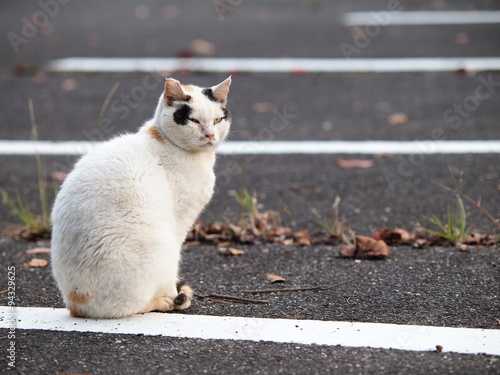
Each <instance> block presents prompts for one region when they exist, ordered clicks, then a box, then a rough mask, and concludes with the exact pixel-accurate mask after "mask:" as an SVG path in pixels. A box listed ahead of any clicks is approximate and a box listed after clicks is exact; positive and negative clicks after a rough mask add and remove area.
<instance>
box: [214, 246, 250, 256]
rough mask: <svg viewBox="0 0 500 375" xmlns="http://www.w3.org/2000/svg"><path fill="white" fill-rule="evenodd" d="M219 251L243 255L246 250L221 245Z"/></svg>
mask: <svg viewBox="0 0 500 375" xmlns="http://www.w3.org/2000/svg"><path fill="white" fill-rule="evenodd" d="M219 252H220V253H221V254H225V255H243V254H245V252H244V251H243V250H239V249H235V248H234V247H221V248H219Z"/></svg>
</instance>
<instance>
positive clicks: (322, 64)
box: [45, 57, 500, 73]
mask: <svg viewBox="0 0 500 375" xmlns="http://www.w3.org/2000/svg"><path fill="white" fill-rule="evenodd" d="M45 69H46V70H47V71H49V72H90V73H113V72H120V73H130V72H144V73H151V72H168V73H171V72H179V71H189V72H200V73H202V72H213V73H231V72H241V73H294V72H296V73H349V72H372V73H397V72H449V71H457V70H465V71H485V70H500V57H449V58H444V57H436V58H380V59H379V58H372V59H362V58H355V59H347V58H338V59H327V58H128V57H107V58H104V57H102V58H101V57H88V58H83V57H68V58H64V59H60V60H54V61H51V62H49V63H48V64H47V65H46V67H45Z"/></svg>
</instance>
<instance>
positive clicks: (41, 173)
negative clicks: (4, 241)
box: [0, 99, 57, 237]
mask: <svg viewBox="0 0 500 375" xmlns="http://www.w3.org/2000/svg"><path fill="white" fill-rule="evenodd" d="M28 110H29V113H30V119H31V140H32V141H33V142H36V141H38V132H37V126H36V121H35V112H34V110H33V101H32V100H31V99H29V100H28ZM35 160H36V167H37V176H38V196H39V199H40V212H41V214H40V215H36V214H34V213H33V212H31V210H30V208H29V205H28V204H27V203H26V202H24V201H23V199H22V198H21V196H20V194H19V193H16V194H15V197H12V196H11V195H10V194H9V193H8V192H7V191H6V190H5V189H4V188H3V187H0V195H1V196H2V202H3V204H5V205H6V206H7V207H9V209H10V210H11V211H12V213H13V214H15V215H16V216H17V217H18V218H19V219H20V220H21V221H22V222H23V223H24V224H25V225H26V227H27V229H28V231H29V232H30V233H31V234H33V235H36V236H40V237H46V236H49V235H50V233H51V229H52V222H51V220H50V205H49V202H48V200H49V199H48V194H47V189H46V185H47V181H46V178H45V169H44V167H43V163H42V158H41V156H40V154H38V153H35ZM56 194H57V187H56V186H55V185H54V195H56Z"/></svg>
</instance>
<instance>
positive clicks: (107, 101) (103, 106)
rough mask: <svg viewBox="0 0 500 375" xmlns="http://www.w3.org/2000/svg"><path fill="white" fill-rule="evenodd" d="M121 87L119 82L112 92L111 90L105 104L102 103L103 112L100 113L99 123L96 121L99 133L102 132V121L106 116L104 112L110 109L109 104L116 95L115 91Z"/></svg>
mask: <svg viewBox="0 0 500 375" xmlns="http://www.w3.org/2000/svg"><path fill="white" fill-rule="evenodd" d="M118 87H120V81H117V82H116V83H115V84H114V85H113V87H112V88H111V90H109V93H108V95H107V96H106V99H104V102H103V103H102V106H101V110H100V111H99V116H97V121H96V128H97V130H98V131H100V130H101V121H102V117H103V116H104V112H105V111H106V109H107V108H108V105H109V102H110V101H111V98H112V97H113V95H114V94H115V91H116V90H117V89H118Z"/></svg>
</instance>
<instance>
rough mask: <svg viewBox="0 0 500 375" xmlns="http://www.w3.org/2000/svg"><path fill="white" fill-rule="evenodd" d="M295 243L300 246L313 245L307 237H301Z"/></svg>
mask: <svg viewBox="0 0 500 375" xmlns="http://www.w3.org/2000/svg"><path fill="white" fill-rule="evenodd" d="M295 244H296V245H299V246H311V240H310V239H309V238H307V237H300V238H298V239H297V240H295Z"/></svg>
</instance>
